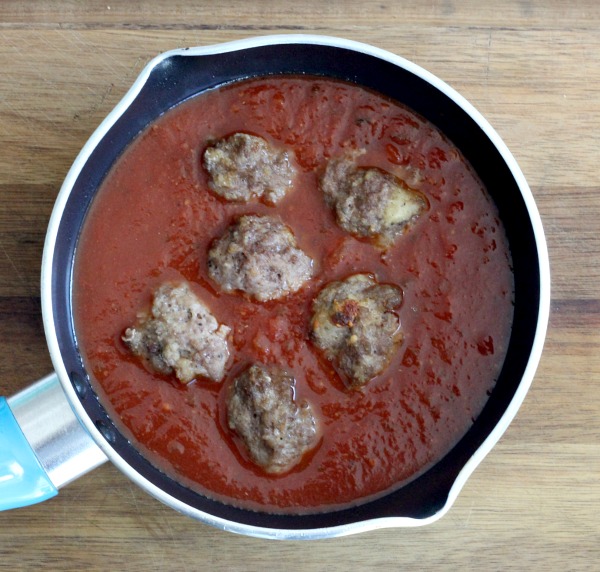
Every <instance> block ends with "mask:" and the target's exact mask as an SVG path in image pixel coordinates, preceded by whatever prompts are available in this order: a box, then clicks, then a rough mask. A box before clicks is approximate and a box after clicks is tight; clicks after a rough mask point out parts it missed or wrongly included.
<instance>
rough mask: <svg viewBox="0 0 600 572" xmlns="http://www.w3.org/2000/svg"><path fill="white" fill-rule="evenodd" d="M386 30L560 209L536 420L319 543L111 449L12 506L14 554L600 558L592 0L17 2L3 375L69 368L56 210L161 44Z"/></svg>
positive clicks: (259, 564) (359, 560)
mask: <svg viewBox="0 0 600 572" xmlns="http://www.w3.org/2000/svg"><path fill="white" fill-rule="evenodd" d="M303 32H305V33H318V34H328V35H336V36H342V37H346V38H350V39H353V40H358V41H362V42H367V43H371V44H374V45H376V46H378V47H381V48H384V49H387V50H390V51H392V52H394V53H396V54H399V55H401V56H404V57H406V58H408V59H410V60H412V61H414V62H415V63H417V64H420V65H421V66H423V67H425V68H426V69H428V70H429V71H431V72H433V73H434V74H436V75H438V76H439V77H441V78H442V79H444V80H445V81H447V82H448V83H449V84H450V85H452V86H453V87H454V88H456V89H457V90H458V91H459V92H461V93H462V94H463V95H464V96H465V97H467V99H469V100H470V101H471V102H472V103H473V104H474V105H475V106H476V107H477V108H478V109H479V110H480V111H481V112H482V113H483V114H484V116H486V118H487V119H488V120H489V121H490V122H491V123H492V125H493V126H494V127H495V128H496V129H497V130H498V132H499V133H500V135H501V136H502V137H503V139H504V140H505V142H506V143H507V145H508V146H509V148H510V149H511V150H512V152H513V154H514V155H515V157H516V159H517V161H518V162H519V164H520V166H521V168H522V170H523V172H524V173H525V176H526V178H527V179H528V181H529V184H530V186H531V188H532V191H533V194H534V196H535V199H536V201H537V204H538V207H539V209H540V212H541V215H542V219H543V222H544V226H545V231H546V235H547V240H548V245H549V250H550V257H551V265H552V278H553V283H552V288H553V291H552V314H551V321H550V329H549V333H548V338H547V342H546V346H545V351H544V355H543V357H542V361H541V364H540V367H539V369H538V373H537V375H536V378H535V381H534V383H533V386H532V388H531V391H530V392H529V394H528V396H527V398H526V400H525V403H524V405H523V407H522V409H521V410H520V412H519V414H518V416H517V418H516V420H515V421H514V422H513V424H512V425H511V427H510V428H509V430H508V431H507V433H506V434H505V436H504V437H503V438H502V440H501V441H500V443H499V444H498V445H497V447H496V448H495V449H494V450H493V451H492V453H491V454H490V455H489V456H488V457H487V458H486V460H485V461H484V462H483V464H482V465H481V466H480V467H479V468H478V469H477V471H476V472H475V474H474V475H473V476H472V478H471V479H470V480H469V482H468V483H467V485H466V487H465V488H464V490H463V492H462V493H461V495H460V497H459V499H458V501H457V502H456V504H455V505H454V507H453V508H452V509H451V511H450V512H449V513H448V514H447V515H446V516H445V517H444V518H443V519H441V520H440V521H438V522H437V523H435V524H433V525H431V526H428V527H424V528H417V529H385V530H379V531H374V532H369V533H366V534H362V535H359V536H354V537H348V538H341V539H332V540H325V541H318V542H314V543H311V544H310V545H307V544H301V543H294V542H274V541H265V540H258V539H252V538H246V537H240V536H235V535H233V534H230V533H226V532H222V531H219V530H216V529H213V528H210V527H208V526H206V525H203V524H201V523H199V522H195V521H192V520H190V519H188V518H186V517H183V516H181V515H179V514H177V513H175V512H174V511H172V510H171V509H168V508H166V507H164V506H162V505H161V504H160V503H158V502H157V501H155V500H153V499H151V498H150V497H148V496H147V495H146V494H145V493H143V492H141V491H140V490H139V489H138V488H137V487H136V486H134V485H133V484H132V483H130V482H129V481H128V480H127V479H126V478H125V477H123V476H122V475H121V474H120V473H119V472H118V471H117V470H116V469H115V468H114V467H112V466H111V465H104V466H102V467H101V468H100V469H97V470H96V471H94V472H93V473H91V474H89V475H87V476H86V477H84V478H82V479H80V480H78V481H76V482H75V483H73V484H71V485H69V486H68V487H66V488H65V489H63V490H62V491H61V492H60V494H59V495H58V497H56V498H54V499H52V500H51V501H49V502H46V503H44V504H40V505H36V506H32V507H28V508H25V509H19V510H15V511H11V512H5V513H2V514H0V569H6V570H29V569H33V568H38V567H39V568H43V569H47V570H82V569H84V570H130V569H131V570H144V569H160V570H197V569H206V570H266V569H272V568H275V567H281V566H282V565H283V566H284V567H285V568H286V569H287V570H302V571H306V570H323V569H326V570H347V569H349V568H352V569H360V570H373V569H379V570H403V569H407V570H415V569H417V570H433V569H440V570H456V569H466V570H525V569H528V570H531V569H533V570H594V569H598V566H599V564H598V561H599V560H600V517H599V516H598V514H599V512H600V478H599V477H600V444H599V443H600V352H599V344H600V334H599V333H598V330H599V325H600V271H599V270H598V268H599V262H600V223H599V220H600V183H599V181H600V176H599V169H600V58H599V57H598V54H600V4H597V3H596V2H595V1H593V0H589V1H583V0H581V1H572V2H569V3H565V2H563V1H561V0H546V1H542V0H538V1H533V0H532V1H508V0H498V1H496V2H480V1H477V0H472V1H464V2H460V1H458V0H457V1H452V0H448V1H444V0H440V1H435V2H427V3H422V2H418V1H416V0H415V1H413V2H392V1H389V0H380V1H374V0H360V1H358V0H348V1H345V2H341V1H339V2H329V3H327V2H323V1H317V0H308V1H305V2H294V1H292V0H283V1H279V2H278V1H272V2H269V1H267V0H255V1H254V2H244V1H242V0H237V1H233V0H223V1H221V2H219V3H218V4H217V3H212V2H208V1H203V2H202V1H200V2H183V1H175V2H158V1H150V0H148V1H140V2H111V1H110V0H107V1H106V2H96V1H92V2H85V3H84V2H74V1H69V2H66V1H65V2H58V1H38V2H35V3H22V2H20V1H4V2H2V3H0V339H1V341H2V350H1V352H0V394H4V395H11V394H13V393H15V392H17V391H19V390H20V389H22V388H24V387H25V386H26V385H27V384H28V383H30V382H31V381H33V380H35V379H37V378H39V377H41V376H42V375H44V374H46V373H47V372H49V371H51V367H52V366H51V364H50V359H49V356H48V352H47V350H46V344H45V339H44V334H43V327H42V320H41V315H40V298H39V269H40V262H41V256H42V247H43V241H44V234H45V227H46V225H47V222H48V218H49V216H50V212H51V209H52V205H53V202H54V199H55V197H56V195H57V192H58V189H59V188H60V185H61V182H62V180H63V178H64V176H65V174H66V172H67V171H68V169H69V167H70V165H71V163H72V161H73V160H74V158H75V156H76V155H77V153H78V151H79V149H80V148H81V147H82V145H83V144H84V143H85V141H86V140H87V138H88V137H89V135H90V134H91V133H92V131H93V130H94V129H95V128H96V126H97V125H98V124H99V123H100V121H101V120H102V119H103V117H104V116H105V115H106V114H107V113H108V112H109V111H110V110H111V109H112V108H113V106H114V105H115V104H116V103H117V102H118V101H119V99H120V98H121V97H122V96H123V94H124V93H125V92H126V90H127V89H128V88H129V86H130V85H131V83H132V82H133V81H134V79H135V78H136V76H137V75H138V73H139V72H140V71H141V69H142V68H143V66H144V65H145V64H146V63H147V62H148V61H149V60H150V59H151V58H152V57H153V56H155V55H156V54H158V53H160V52H162V51H165V50H168V49H172V48H176V47H184V46H189V45H207V44H213V43H217V42H222V41H227V40H234V39H238V38H243V37H247V36H253V35H263V34H272V33H303Z"/></svg>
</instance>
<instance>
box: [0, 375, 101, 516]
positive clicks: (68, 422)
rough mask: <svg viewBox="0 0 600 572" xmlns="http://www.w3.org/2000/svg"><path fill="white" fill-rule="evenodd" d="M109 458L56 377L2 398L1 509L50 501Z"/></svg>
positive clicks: (49, 377)
mask: <svg viewBox="0 0 600 572" xmlns="http://www.w3.org/2000/svg"><path fill="white" fill-rule="evenodd" d="M106 460H107V458H106V455H104V453H103V452H102V450H101V449H100V448H99V447H98V446H97V445H96V443H95V442H94V441H93V439H92V438H91V437H90V436H89V434H88V433H87V431H86V430H85V429H84V428H83V426H82V425H81V423H80V422H79V420H78V419H77V417H76V416H75V414H74V413H73V411H72V409H71V406H70V405H69V402H68V401H67V398H66V396H65V394H64V392H63V390H62V387H61V385H60V382H59V380H58V377H57V375H56V374H55V373H51V374H50V375H48V376H46V377H44V378H42V379H40V380H39V381H37V382H35V383H34V384H32V385H30V386H29V387H27V388H25V389H24V390H23V391H21V392H19V393H17V394H16V395H13V396H12V397H9V398H8V399H5V398H0V510H7V509H11V508H18V507H22V506H27V505H30V504H35V503H37V502H41V501H44V500H46V499H49V498H51V497H53V496H55V495H56V494H57V493H58V489H59V488H61V487H63V486H65V485H66V484H68V483H70V482H71V481H73V480H75V479H76V478H78V477H80V476H82V475H84V474H85V473H87V472H88V471H91V470H92V469H94V468H96V467H97V466H99V465H101V464H102V463H104V462H105V461H106Z"/></svg>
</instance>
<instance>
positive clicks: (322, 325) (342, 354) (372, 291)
mask: <svg viewBox="0 0 600 572" xmlns="http://www.w3.org/2000/svg"><path fill="white" fill-rule="evenodd" d="M401 302H402V291H401V290H400V288H398V287H396V286H392V285H390V284H378V283H377V282H376V281H375V279H374V278H373V277H372V276H371V275H369V274H355V275H353V276H350V277H348V278H346V279H345V280H342V281H339V282H332V283H330V284H328V285H327V286H326V287H325V288H323V290H321V292H320V293H319V295H318V296H317V298H316V299H315V301H314V303H313V317H312V322H311V338H312V340H313V342H314V343H315V345H316V346H317V347H318V348H319V349H321V350H322V351H323V354H324V356H325V357H326V358H327V360H329V361H330V362H331V363H332V364H333V365H334V366H335V368H336V369H337V371H338V372H339V373H340V375H341V376H342V378H343V379H344V381H345V383H346V384H347V385H348V386H349V387H350V388H359V387H362V386H364V385H365V384H366V383H367V382H368V381H369V380H370V379H372V378H374V377H375V376H377V375H378V374H380V373H381V372H382V371H383V370H384V369H385V368H386V367H387V365H388V363H389V361H390V359H391V356H392V355H393V353H394V351H395V349H396V347H397V346H398V343H399V342H400V340H401V332H400V319H399V317H398V315H397V314H396V313H395V312H394V310H395V309H396V308H397V307H398V306H399V305H400V304H401Z"/></svg>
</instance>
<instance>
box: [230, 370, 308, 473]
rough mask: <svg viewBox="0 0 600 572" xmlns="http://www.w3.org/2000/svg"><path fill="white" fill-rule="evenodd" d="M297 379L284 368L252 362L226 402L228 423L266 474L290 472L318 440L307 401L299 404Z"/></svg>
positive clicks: (234, 384) (236, 381)
mask: <svg viewBox="0 0 600 572" xmlns="http://www.w3.org/2000/svg"><path fill="white" fill-rule="evenodd" d="M294 394H295V380H294V378H293V377H292V376H290V375H288V374H286V373H284V372H282V371H270V370H267V369H266V368H265V367H263V366H259V365H252V366H251V367H250V368H248V369H247V370H246V371H244V372H243V373H242V374H241V375H240V376H239V377H237V378H236V379H235V381H234V383H233V385H232V387H231V391H230V393H229V397H228V401H227V422H228V424H229V427H230V428H231V429H232V430H234V431H235V432H236V433H237V434H238V435H239V437H240V438H241V439H242V441H243V442H244V445H245V447H246V449H247V451H248V455H249V456H250V458H251V459H252V461H253V462H254V463H256V464H257V465H259V466H260V467H262V468H263V469H264V470H265V471H266V472H267V473H281V472H284V471H288V470H289V469H291V468H292V467H293V466H294V465H296V464H298V462H299V461H300V460H301V458H302V456H303V455H304V453H306V452H307V451H309V450H310V449H312V448H313V447H314V445H315V444H316V441H317V424H316V421H315V417H314V416H313V413H312V410H311V407H310V405H309V404H308V403H307V402H303V403H302V404H300V405H298V404H296V402H295V400H294Z"/></svg>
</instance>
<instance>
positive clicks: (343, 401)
mask: <svg viewBox="0 0 600 572" xmlns="http://www.w3.org/2000/svg"><path fill="white" fill-rule="evenodd" d="M237 131H243V132H249V133H253V134H255V135H259V136H261V137H264V138H265V139H267V140H268V141H270V142H272V143H274V144H276V145H278V146H284V147H287V148H288V149H291V150H293V152H294V154H295V161H296V167H297V170H298V175H297V177H296V179H295V181H294V186H293V189H292V191H291V192H290V193H289V194H288V195H287V196H286V197H285V198H284V199H283V200H282V201H281V202H280V203H278V204H277V205H276V206H268V205H264V204H262V203H259V202H253V203H250V204H247V205H245V204H232V203H227V202H225V201H223V200H221V199H219V198H218V197H217V196H215V195H214V194H213V193H212V192H211V191H210V190H209V188H208V183H207V175H206V173H205V171H204V169H203V167H202V153H203V151H204V149H205V147H206V144H207V141H208V140H209V139H210V138H218V137H224V136H226V135H229V134H231V133H234V132H237ZM348 148H355V149H365V150H366V152H365V153H364V154H363V155H361V156H360V159H359V160H360V164H361V165H363V166H369V167H379V168H381V169H384V170H386V171H388V172H391V173H394V174H395V175H398V176H399V177H400V178H402V179H404V180H405V181H406V182H407V183H409V184H410V186H411V187H413V188H416V189H418V190H419V191H420V192H422V193H424V194H425V195H426V197H427V199H428V201H429V205H430V207H429V210H428V212H427V213H426V214H424V215H422V216H421V217H420V219H419V220H418V221H417V222H416V223H415V224H414V225H413V227H412V228H411V229H410V230H409V231H408V232H407V233H405V234H404V235H403V236H400V237H399V238H398V240H397V241H396V243H395V245H394V246H393V247H392V248H390V249H389V250H387V251H386V252H382V251H381V250H378V249H377V248H376V247H375V246H374V245H373V244H371V243H370V242H369V241H365V240H357V239H356V238H353V237H352V236H350V235H348V234H347V233H345V232H344V231H343V230H341V229H340V228H339V227H338V226H337V225H336V223H335V219H334V216H333V214H332V212H331V211H330V210H329V209H328V208H327V207H326V205H325V203H324V201H323V197H322V196H321V193H320V191H319V189H318V177H319V174H320V173H321V172H322V169H323V168H324V165H325V164H326V161H327V159H328V158H330V157H334V156H338V155H340V154H341V153H342V152H343V150H344V149H348ZM246 213H252V214H276V215H278V216H280V217H281V219H282V220H283V221H284V222H285V223H286V224H288V225H289V226H290V228H291V229H292V230H293V232H294V233H295V235H296V237H297V240H298V243H299V245H300V247H301V248H302V249H303V250H304V251H305V252H306V253H307V254H309V255H310V256H311V257H312V258H313V260H314V261H315V268H316V272H315V277H314V279H312V280H311V281H310V282H309V283H308V284H307V286H306V287H305V288H303V289H302V290H301V291H300V292H298V293H296V294H293V295H291V296H289V297H287V298H285V299H283V300H280V301H272V302H267V303H258V302H253V301H250V300H247V299H246V298H244V297H242V296H238V295H235V294H233V295H228V294H223V293H221V292H220V291H219V289H218V287H217V285H216V284H214V283H213V282H212V281H211V280H210V279H209V278H208V275H207V266H206V262H207V252H208V249H209V245H210V244H211V242H212V241H213V240H214V238H215V237H218V236H220V235H221V234H222V233H223V231H224V230H225V228H226V227H227V226H228V224H229V223H230V222H231V220H232V219H233V218H235V217H236V216H239V215H241V214H246ZM510 263H511V260H510V253H509V250H508V244H507V240H506V237H505V235H504V231H503V228H502V225H501V223H500V221H499V220H498V215H497V210H496V207H495V206H494V204H493V203H492V201H491V200H490V198H489V197H488V195H487V193H486V191H485V190H484V188H483V187H482V184H481V182H480V181H479V179H478V178H477V176H476V175H475V174H474V173H473V171H472V170H471V168H470V167H469V165H468V164H466V163H465V161H464V159H463V158H462V156H461V155H460V153H459V152H458V151H457V149H456V148H455V147H454V146H453V145H452V144H451V143H450V142H449V141H448V140H447V139H445V138H444V136H443V135H442V134H440V133H439V131H437V130H436V128H435V127H433V126H432V125H431V124H430V123H428V122H427V121H425V120H424V119H422V118H421V117H419V116H417V115H416V114H414V113H413V112H411V111H410V110H408V109H406V108H405V107H403V106H401V105H399V104H397V103H395V102H393V101H390V100H389V99H386V98H384V97H382V96H380V95H378V94H376V93H373V92H370V91H368V90H365V89H362V88H360V87H358V86H355V85H351V84H347V83H343V82H338V81H333V80H327V79H322V78H313V77H271V78H262V79H253V80H246V81H242V82H239V83H237V84H232V85H230V86H226V87H223V88H220V89H218V90H214V91H212V92H208V93H205V94H202V95H200V96H197V97H196V98H193V99H191V100H188V101H186V102H184V103H183V104H181V105H179V106H177V107H176V108H174V109H172V110H170V111H168V112H167V113H166V114H165V115H164V116H162V117H161V118H159V119H158V120H157V121H156V122H155V123H154V124H153V125H151V126H150V127H149V128H147V129H146V130H145V131H144V132H143V133H141V134H140V135H139V137H138V138H137V139H136V140H135V141H134V142H133V143H132V144H131V145H130V147H129V149H128V150H127V151H126V152H125V153H124V154H123V156H122V157H121V158H120V159H119V160H118V162H117V163H116V165H115V166H114V167H113V168H112V170H111V172H110V173H109V175H108V176H107V178H106V180H105V181H104V183H103V184H102V188H101V189H100V190H99V192H98V195H97V197H96V198H95V200H94V203H93V205H92V207H91V210H90V213H89V215H88V217H87V220H86V222H85V226H84V229H83V232H82V234H81V237H80V240H79V245H78V251H77V257H76V264H75V276H74V284H73V303H74V310H75V329H76V333H77V338H78V343H79V347H80V350H81V352H82V356H83V359H84V363H85V365H86V368H87V371H88V372H89V374H90V377H91V380H92V383H93V385H94V387H95V389H96V391H97V392H98V395H99V398H100V399H101V401H102V403H103V404H104V406H105V407H106V408H107V410H108V411H109V413H111V415H112V416H113V418H114V419H115V422H116V423H117V425H118V426H119V428H120V430H121V431H122V432H123V433H124V435H125V436H126V437H128V438H129V439H131V440H132V441H133V442H134V443H136V446H138V448H139V449H140V450H141V451H142V453H143V454H144V455H145V456H146V457H147V458H148V459H149V460H150V461H151V462H152V463H154V464H155V465H156V466H157V467H159V468H160V469H161V470H163V471H165V472H167V473H168V474H170V475H172V476H173V477H174V478H176V479H177V480H179V481H180V482H182V483H183V484H185V485H187V486H189V487H191V488H193V489H195V490H198V491H199V492H201V493H203V494H205V495H208V496H210V497H212V498H215V499H219V500H222V501H224V502H228V503H231V504H235V505H238V506H242V507H246V508H251V509H258V510H264V511H272V512H311V511H318V510H327V509H332V508H335V507H341V506H347V505H349V504H352V503H356V502H362V501H364V500H367V499H370V498H373V497H374V496H377V495H381V494H383V493H385V492H388V491H389V490H392V489H394V488H397V487H399V486H401V485H402V484H404V483H406V482H408V481H409V480H411V479H413V478H415V476H417V475H418V474H420V473H422V472H423V471H424V470H426V469H427V468H428V467H430V466H431V465H432V464H433V463H435V462H436V461H438V460H439V459H440V458H441V457H442V456H443V455H444V454H445V453H447V452H448V451H449V450H450V448H451V447H452V446H453V445H454V444H455V443H456V442H457V441H458V440H459V439H460V438H461V437H462V436H463V435H464V433H465V432H466V431H467V430H468V428H469V427H470V425H471V424H472V422H473V420H474V419H475V418H476V417H477V415H478V414H479V413H480V412H481V410H482V408H483V406H484V404H485V402H486V399H487V397H488V396H489V393H490V391H491V390H492V389H493V387H494V384H495V380H496V378H497V376H498V374H499V372H500V369H501V367H502V363H503V360H504V357H505V353H506V349H507V344H508V338H509V335H510V328H511V323H512V303H513V279H512V273H511V268H510ZM356 272H370V273H372V274H374V275H375V276H376V277H377V279H378V280H379V281H380V282H386V283H391V284H396V285H398V286H399V287H401V288H402V290H403V292H404V301H403V303H402V306H401V308H400V309H399V316H400V320H401V325H402V330H403V333H404V338H403V342H402V344H401V345H400V347H399V348H398V351H397V352H396V354H395V356H394V357H393V359H392V361H391V363H390V365H389V367H388V368H387V369H386V370H385V371H384V372H383V373H382V374H381V375H379V376H378V377H376V378H375V379H373V380H371V381H370V382H369V383H368V384H367V385H366V387H365V388H364V389H363V390H361V391H350V390H347V389H346V388H345V386H344V384H343V383H342V381H341V380H340V378H339V377H338V375H337V374H336V372H335V370H334V369H333V368H332V367H331V366H330V365H329V364H328V363H327V362H326V361H324V360H323V359H322V358H321V357H320V355H319V353H318V351H317V350H316V348H315V347H314V346H312V345H311V343H310V341H309V339H308V334H309V322H310V308H311V302H312V300H313V298H314V297H315V296H316V294H317V293H318V291H319V290H320V288H322V287H323V286H324V285H325V284H327V283H328V282H330V281H332V280H337V279H340V278H344V277H346V276H348V275H350V274H353V273H356ZM167 280H186V281H188V282H189V283H190V284H192V286H193V289H194V291H195V292H196V293H197V294H198V296H199V297H200V298H201V299H202V300H203V301H204V302H205V303H206V304H207V305H208V306H209V307H210V309H211V311H212V312H213V314H214V315H215V316H216V318H217V319H218V321H219V322H220V323H224V324H227V325H228V326H230V327H231V328H232V334H231V338H230V348H231V353H232V356H231V360H230V364H229V370H228V375H227V376H226V378H225V380H224V381H223V383H221V384H216V383H212V382H209V381H207V380H202V379H198V380H196V381H194V382H192V383H190V384H188V385H183V384H180V383H179V382H177V380H175V378H170V377H168V376H162V375H160V374H156V373H153V372H152V371H150V370H149V369H147V368H146V367H145V366H144V365H143V364H142V363H141V362H140V361H139V360H138V359H137V358H135V357H134V356H132V355H130V354H129V352H128V351H127V349H126V348H125V346H124V344H123V342H122V341H121V335H122V333H123V331H124V330H125V328H126V327H128V326H130V325H131V324H133V323H134V322H135V320H136V314H137V313H138V312H139V311H140V310H143V309H147V308H148V307H149V305H150V303H151V295H152V292H153V290H154V289H156V288H157V287H158V286H159V285H160V284H162V283H163V282H164V281H167ZM252 362H262V363H266V364H276V365H278V366H281V367H284V368H285V369H286V370H288V371H289V372H291V373H292V374H293V375H294V376H295V378H296V383H297V385H296V396H297V399H299V400H303V399H307V400H308V401H309V402H310V403H311V404H312V406H313V409H314V411H315V413H316V415H317V417H318V419H319V426H320V440H319V444H318V446H317V447H316V448H315V449H314V450H313V451H312V452H311V453H310V454H308V455H307V456H306V457H305V458H304V459H303V460H302V462H301V463H300V464H299V465H297V466H296V467H295V468H294V469H292V470H291V471H290V472H288V473H286V474H284V475H276V476H273V475H267V474H265V473H264V472H262V471H261V470H260V469H259V468H257V467H256V466H255V465H253V464H252V462H251V461H250V460H249V459H248V458H247V456H246V455H245V453H244V450H243V447H241V446H240V443H239V442H238V441H237V439H236V437H235V435H233V434H232V432H231V431H230V430H229V429H228V427H227V423H226V419H225V414H224V411H225V397H226V394H227V388H228V386H229V384H230V383H231V380H232V379H233V378H234V377H235V376H236V375H237V374H238V373H239V372H240V371H241V370H242V369H244V368H245V367H247V366H248V365H249V364H250V363H252Z"/></svg>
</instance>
